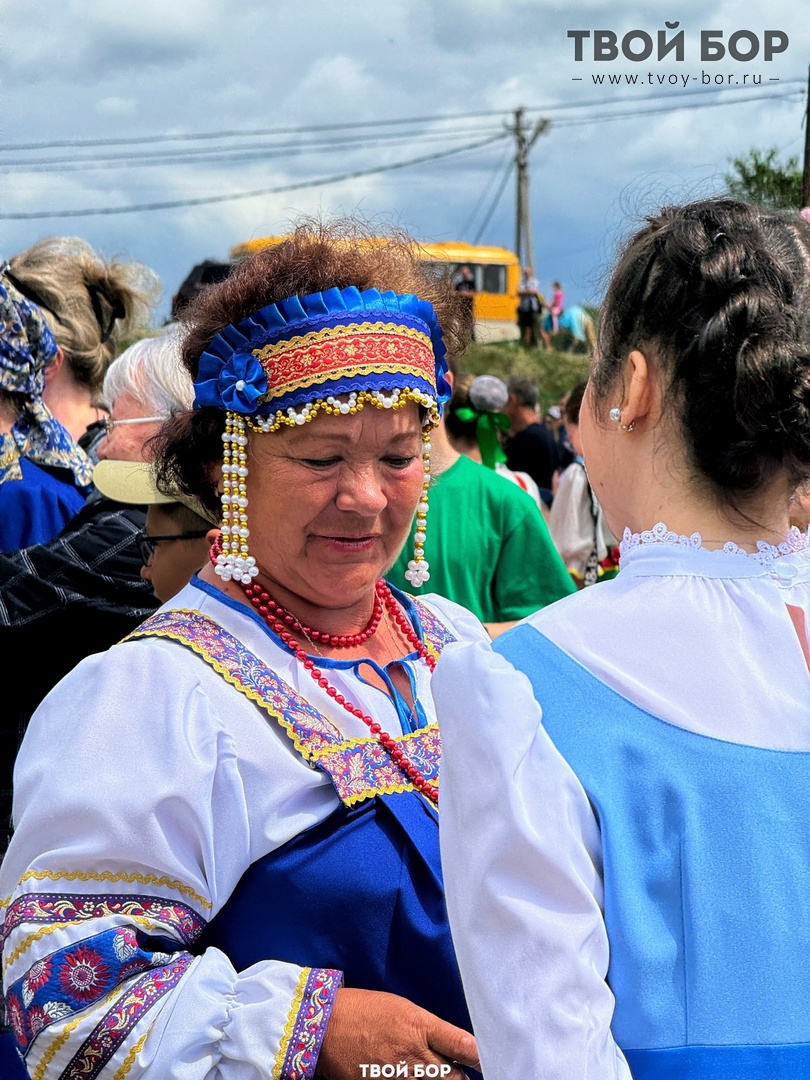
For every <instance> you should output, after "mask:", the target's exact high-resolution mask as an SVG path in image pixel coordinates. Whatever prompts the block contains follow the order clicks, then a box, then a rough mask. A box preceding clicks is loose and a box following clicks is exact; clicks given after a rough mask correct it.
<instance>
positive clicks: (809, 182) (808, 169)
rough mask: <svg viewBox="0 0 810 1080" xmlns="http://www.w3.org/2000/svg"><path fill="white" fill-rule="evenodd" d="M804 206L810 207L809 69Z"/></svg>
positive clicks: (805, 110) (803, 178) (803, 187)
mask: <svg viewBox="0 0 810 1080" xmlns="http://www.w3.org/2000/svg"><path fill="white" fill-rule="evenodd" d="M802 206H810V68H808V69H807V103H806V105H805V109H804V173H803V175H802Z"/></svg>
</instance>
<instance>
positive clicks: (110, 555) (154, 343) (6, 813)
mask: <svg viewBox="0 0 810 1080" xmlns="http://www.w3.org/2000/svg"><path fill="white" fill-rule="evenodd" d="M193 394H194V391H193V386H192V383H191V379H190V377H189V375H188V373H187V372H186V370H185V368H184V367H183V366H182V364H181V362H180V358H179V348H178V338H177V336H176V334H164V335H161V336H160V337H155V338H148V339H144V340H143V341H139V342H136V344H135V345H133V346H131V347H130V348H129V349H127V350H126V351H125V352H124V353H122V355H121V356H120V357H118V359H117V360H115V361H114V362H113V363H112V364H111V366H110V368H109V369H108V371H107V374H106V377H105V380H104V395H105V399H106V400H107V401H108V403H109V405H110V424H109V430H108V433H107V434H105V437H104V438H103V439H102V440H101V443H100V444H99V447H98V452H99V457H100V458H102V459H104V458H112V457H116V458H118V459H123V460H129V461H134V462H144V461H146V460H148V459H149V458H150V457H151V456H152V451H151V448H150V440H151V439H152V438H153V436H154V435H156V434H157V432H158V431H159V430H160V428H161V425H162V423H163V419H164V418H166V417H168V416H170V415H171V414H172V413H173V412H177V411H180V410H184V409H188V408H190V406H191V402H192V399H193ZM147 527H148V526H147V525H146V507H145V506H144V505H140V506H139V505H127V504H122V503H117V502H114V501H112V500H110V499H109V498H106V497H103V496H98V497H96V498H95V499H94V500H93V501H91V502H90V503H88V505H87V506H86V507H85V508H84V509H83V510H82V511H81V512H80V513H79V514H78V515H77V516H76V517H75V518H73V520H72V521H71V522H69V523H68V525H67V527H66V529H65V530H64V531H63V532H62V533H61V534H60V535H59V536H58V537H57V538H56V539H55V540H52V541H51V542H50V543H48V544H41V545H37V546H35V547H30V548H26V549H24V550H22V551H19V552H11V553H7V554H4V555H0V649H2V652H3V656H4V661H5V662H6V664H7V670H9V671H19V672H25V673H30V672H34V671H35V672H36V677H25V678H21V679H17V680H14V681H13V685H11V684H10V685H9V688H8V689H9V696H7V699H6V704H7V708H6V709H5V710H4V712H3V715H2V716H1V717H0V857H1V856H2V853H3V852H4V851H5V848H6V845H7V842H8V837H9V836H10V809H11V777H12V769H13V763H14V758H15V756H16V752H17V747H18V746H19V743H20V741H21V739H22V735H23V733H24V731H25V727H26V726H27V723H28V720H29V718H30V716H31V714H32V713H33V711H34V709H35V708H36V707H37V705H38V704H39V703H40V701H41V700H42V698H43V697H44V696H45V695H46V694H47V693H48V691H49V690H51V689H52V687H53V686H54V685H55V684H56V683H57V682H58V681H59V680H60V679H61V678H62V677H63V676H64V675H66V674H67V673H68V671H70V670H71V669H72V668H73V667H75V665H76V664H77V663H78V662H79V661H80V660H82V659H83V658H84V657H85V656H88V655H90V654H91V653H94V652H99V651H102V650H104V649H108V648H109V647H110V646H111V645H114V644H115V643H116V642H117V641H119V640H120V639H121V638H122V637H124V636H125V635H126V634H128V633H129V632H130V631H131V630H134V628H135V627H136V626H137V625H138V624H139V623H140V622H142V621H143V620H144V619H145V618H146V617H147V616H148V615H150V614H151V613H152V612H153V611H154V610H155V607H156V606H157V600H156V598H155V595H154V593H153V590H152V585H151V582H150V580H149V578H148V577H147V578H146V579H144V578H142V576H141V572H142V567H143V561H142V559H141V553H140V548H139V543H138V535H139V533H141V532H142V531H143V530H144V528H147ZM150 531H155V530H150ZM167 531H172V532H174V531H180V530H175V529H171V530H167ZM161 546H165V547H169V546H174V547H184V546H185V545H184V544H179V545H178V544H174V545H169V544H166V545H161Z"/></svg>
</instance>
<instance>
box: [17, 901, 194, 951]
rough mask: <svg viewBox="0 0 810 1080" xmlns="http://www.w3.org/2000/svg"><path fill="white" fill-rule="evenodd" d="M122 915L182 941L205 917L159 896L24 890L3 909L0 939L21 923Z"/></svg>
mask: <svg viewBox="0 0 810 1080" xmlns="http://www.w3.org/2000/svg"><path fill="white" fill-rule="evenodd" d="M111 915H125V916H126V917H127V918H129V919H139V920H148V921H149V924H150V925H151V926H155V927H157V926H159V925H163V926H166V927H171V928H172V929H173V930H175V931H176V932H177V933H178V935H179V936H180V938H181V940H182V941H183V942H184V943H185V944H187V945H188V944H191V943H192V942H194V941H196V940H197V938H198V937H199V936H200V934H201V933H202V932H203V930H204V929H205V926H206V920H205V919H204V918H203V917H202V916H201V915H198V914H197V912H196V911H194V910H193V909H192V908H189V907H186V905H185V904H181V903H179V902H173V901H170V900H166V899H165V898H164V897H161V896H126V895H123V896H96V895H90V896H75V895H69V894H65V893H26V894H24V895H23V896H18V897H17V899H16V900H15V901H14V902H13V903H12V904H11V905H10V906H9V909H8V911H7V912H6V919H5V924H4V926H3V929H2V931H0V942H2V941H4V940H5V939H6V938H7V937H8V935H9V934H10V933H11V932H12V930H14V929H16V927H18V926H20V925H21V924H22V923H32V922H33V923H53V922H57V921H58V923H59V925H60V926H63V927H64V926H69V925H70V924H71V923H75V922H84V921H86V920H89V919H105V918H109V917H110V916H111Z"/></svg>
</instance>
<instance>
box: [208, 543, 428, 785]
mask: <svg viewBox="0 0 810 1080" xmlns="http://www.w3.org/2000/svg"><path fill="white" fill-rule="evenodd" d="M219 547H220V544H219V542H218V541H217V542H215V543H214V545H213V546H212V548H211V561H212V563H213V562H215V560H216V557H217V555H218V554H219V553H220V551H219ZM237 584H238V585H239V588H240V589H241V590H242V592H243V593H244V594H245V597H246V598H247V600H248V601H249V602H250V604H251V605H252V606H253V607H254V608H255V609H256V610H257V612H258V613H259V615H260V616H261V617H262V618H263V619H264V621H265V623H266V624H267V626H268V627H269V629H270V630H271V631H272V632H273V633H274V634H275V635H276V636H277V637H278V638H279V639H280V640H281V643H282V644H283V645H285V646H286V647H287V648H288V649H289V650H290V652H291V653H292V654H293V656H295V658H296V660H299V661H300V662H301V664H302V665H303V666H304V668H305V669H306V670H307V671H308V672H309V674H310V675H311V677H312V678H313V679H314V681H315V682H316V683H317V684H318V686H320V687H321V688H322V689H323V690H325V691H326V693H327V694H328V695H329V697H331V698H333V699H334V701H335V702H336V704H338V705H340V706H341V707H342V708H344V709H345V710H346V712H347V713H349V714H350V715H351V716H355V717H357V719H358V720H362V721H363V723H364V724H365V725H366V727H367V728H368V729H369V731H370V732H371V734H372V735H374V737H375V738H376V739H377V741H378V742H379V743H380V745H381V746H382V747H383V749H384V750H385V751H386V752H387V753H388V754H389V755H390V757H391V760H392V761H393V762H394V764H395V765H396V767H397V768H398V769H399V770H400V772H402V773H403V775H405V776H406V777H407V778H408V780H409V781H410V783H411V784H413V786H414V787H415V788H416V790H417V791H420V792H421V793H422V794H423V795H424V796H425V797H426V798H427V799H429V800H430V801H431V802H432V803H434V804H437V803H438V801H439V792H438V788H437V787H436V786H435V785H434V784H431V783H430V781H428V780H427V779H426V778H425V776H424V774H423V773H422V771H421V770H420V769H418V768H417V766H416V765H414V763H413V762H412V761H411V760H410V758H409V757H408V756H407V754H406V753H405V752H404V751H403V750H402V749H401V748H400V747H399V746H397V743H396V740H395V739H394V738H393V737H392V736H391V735H389V734H388V732H387V731H383V730H382V727H381V726H380V725H379V724H378V723H377V722H376V721H375V720H374V718H373V717H371V716H369V715H368V714H367V713H364V712H363V710H362V709H359V708H358V707H357V706H356V705H354V704H352V702H351V701H347V700H346V698H345V697H344V696H343V694H341V693H339V692H338V690H337V688H336V687H334V686H332V684H331V683H330V682H329V680H328V679H327V678H326V677H325V676H324V674H323V672H322V671H321V669H320V668H318V667H316V665H315V661H314V660H313V659H312V658H311V657H310V656H308V655H307V653H306V651H305V650H304V649H302V648H301V643H300V641H298V640H297V638H295V637H294V636H293V632H295V633H298V632H301V633H303V634H304V636H305V637H308V638H311V639H312V640H317V641H320V642H321V643H322V644H325V645H332V646H333V647H336V648H339V649H343V648H348V647H349V645H350V644H352V645H360V644H362V643H363V642H365V641H368V639H369V638H370V637H371V636H372V635H373V634H374V633H375V632H376V630H377V627H378V626H379V624H380V621H381V619H382V612H383V608H384V609H385V611H386V612H387V614H388V615H389V617H390V619H391V621H392V622H393V623H394V625H395V626H396V628H397V629H398V630H399V632H400V633H401V634H402V636H403V637H404V638H405V640H406V641H407V642H408V644H409V645H410V646H411V647H412V649H413V650H414V651H415V652H416V653H417V655H418V656H419V658H420V660H422V661H423V662H424V663H425V664H426V666H427V667H428V669H429V670H430V671H431V672H433V670H434V669H435V667H436V660H435V659H434V658H433V657H432V656H431V655H430V653H429V652H428V650H427V649H426V648H425V646H424V645H423V643H422V642H421V641H420V640H419V636H418V635H417V633H416V631H415V630H414V629H413V627H412V626H411V623H410V620H409V619H408V617H407V616H406V615H405V613H404V612H403V611H402V610H401V608H400V606H399V604H398V603H397V601H396V598H395V597H394V595H393V593H392V592H391V589H390V588H389V586H388V584H387V582H385V581H383V579H382V578H380V579H379V580H378V581H377V582H376V584H375V586H374V607H373V611H372V615H371V619H370V620H369V622H368V624H367V626H366V628H365V630H362V631H361V632H360V633H359V634H345V635H344V634H329V633H326V632H325V631H319V630H313V629H312V628H311V627H309V626H304V625H303V624H302V623H301V622H300V621H299V620H298V619H297V618H296V617H295V615H293V614H292V612H289V611H287V609H286V608H284V607H282V605H281V604H279V603H277V601H275V600H274V599H273V598H272V596H271V595H270V593H269V592H268V591H267V590H266V589H265V588H263V587H262V586H261V585H258V584H246V583H244V582H241V581H240V582H238V583H237Z"/></svg>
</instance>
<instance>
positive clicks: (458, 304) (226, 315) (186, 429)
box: [156, 219, 472, 511]
mask: <svg viewBox="0 0 810 1080" xmlns="http://www.w3.org/2000/svg"><path fill="white" fill-rule="evenodd" d="M352 285H353V286H355V287H356V288H357V289H359V290H360V291H361V292H362V291H363V290H364V289H379V290H380V291H381V292H384V291H386V290H388V289H391V290H393V291H394V292H395V293H399V294H402V293H414V294H415V295H417V296H418V297H419V298H420V299H422V300H427V301H429V302H430V303H431V304H432V305H433V308H434V310H435V312H436V317H437V318H438V320H439V324H440V326H441V328H442V331H443V334H444V341H445V345H446V347H447V358H448V363H449V364H450V367H451V370H452V369H453V368H454V366H455V359H456V357H457V356H458V355H459V354H460V353H461V352H462V351H463V350H464V348H465V347H466V346H467V344H468V342H469V340H470V336H471V331H472V322H471V316H470V310H469V306H468V305H467V304H465V302H464V300H463V298H462V297H461V296H460V294H459V293H457V292H456V291H455V290H454V289H453V287H452V284H451V283H450V282H449V281H448V280H447V279H445V278H441V277H437V276H436V275H433V274H431V273H430V272H429V270H427V269H426V268H425V265H424V263H423V262H422V261H421V260H420V258H419V248H418V246H417V245H416V243H415V242H414V240H413V239H412V238H411V237H410V236H408V234H407V233H405V232H402V231H392V232H389V233H388V234H386V235H384V236H381V235H380V234H379V232H376V231H373V230H372V229H371V228H370V227H369V226H368V225H365V224H364V223H362V222H358V221H356V220H353V219H349V220H345V221H339V222H333V223H329V224H326V223H323V222H320V221H305V222H303V223H301V224H299V225H298V226H297V227H296V228H295V229H294V230H293V232H292V233H291V234H290V236H289V237H287V238H285V239H284V240H283V241H282V242H281V243H279V244H276V245H274V246H273V247H268V248H265V249H263V250H260V251H258V252H256V254H254V255H249V256H248V257H247V258H245V259H243V260H242V261H241V262H239V263H238V264H237V265H236V267H235V268H234V270H233V271H232V272H231V274H230V276H229V277H228V278H226V280H225V281H223V282H220V283H219V284H218V285H212V286H209V287H208V288H206V289H204V290H202V291H201V292H200V293H199V295H198V296H197V297H196V298H195V299H194V301H192V303H191V304H190V305H189V307H188V308H187V309H186V311H185V312H184V323H185V325H186V328H187V332H186V337H185V341H184V344H183V350H182V355H183V363H184V364H185V366H186V367H187V368H188V370H189V372H190V373H191V376H192V378H196V376H197V369H198V367H199V362H200V357H201V356H202V354H203V353H204V352H205V351H206V349H207V348H208V346H209V345H210V344H211V342H212V341H213V339H214V338H215V337H216V335H217V334H219V333H220V332H221V331H222V330H224V329H225V327H226V326H228V325H233V324H235V323H238V322H240V321H241V320H242V319H244V318H246V317H247V316H248V315H251V314H252V313H253V312H254V311H258V310H259V309H260V308H263V307H265V306H267V305H268V304H275V303H278V302H279V301H280V300H284V299H287V298H288V297H290V296H306V295H308V294H310V293H316V292H324V291H325V290H327V289H331V288H337V289H345V288H348V287H350V286H352ZM224 427H225V413H224V411H223V410H222V409H213V408H203V409H199V410H197V411H195V412H193V413H186V414H182V415H179V416H176V417H174V418H173V419H172V420H171V421H170V422H169V423H168V424H167V425H166V427H165V428H164V430H163V432H162V434H161V436H160V437H159V439H158V442H157V446H156V450H157V472H158V485H159V486H164V487H166V488H167V489H171V488H172V487H174V488H177V487H179V488H180V490H181V491H184V492H185V493H186V494H188V495H193V496H195V497H197V498H198V499H200V500H201V501H202V502H203V503H204V504H205V505H206V506H207V507H208V508H209V509H210V510H212V511H218V509H219V497H218V495H217V491H216V477H215V467H216V465H218V464H219V463H220V461H221V459H222V441H221V436H222V432H223V431H224Z"/></svg>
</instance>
